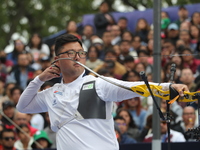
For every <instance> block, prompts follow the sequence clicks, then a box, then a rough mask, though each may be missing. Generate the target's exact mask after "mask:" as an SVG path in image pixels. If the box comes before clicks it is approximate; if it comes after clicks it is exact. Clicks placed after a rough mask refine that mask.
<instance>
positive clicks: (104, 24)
mask: <svg viewBox="0 0 200 150" xmlns="http://www.w3.org/2000/svg"><path fill="white" fill-rule="evenodd" d="M109 9H110V8H109V5H108V3H107V2H106V1H103V2H102V3H101V4H100V7H99V11H100V12H99V13H98V14H96V15H95V17H94V25H95V27H96V35H97V36H99V37H100V38H101V37H102V35H103V33H104V32H105V31H106V30H107V31H109V30H110V27H111V25H113V24H114V23H115V21H114V19H113V17H112V15H111V14H110V13H109Z"/></svg>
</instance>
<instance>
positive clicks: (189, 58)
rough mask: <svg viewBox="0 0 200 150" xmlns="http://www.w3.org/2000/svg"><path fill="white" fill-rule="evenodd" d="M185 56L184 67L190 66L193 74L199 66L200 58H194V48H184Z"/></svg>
mask: <svg viewBox="0 0 200 150" xmlns="http://www.w3.org/2000/svg"><path fill="white" fill-rule="evenodd" d="M182 54H183V55H184V56H183V66H184V68H190V69H191V70H192V72H193V74H195V73H196V71H197V67H198V66H199V65H200V60H198V59H196V58H194V56H193V55H192V54H193V53H192V50H191V49H189V48H184V49H183V50H182Z"/></svg>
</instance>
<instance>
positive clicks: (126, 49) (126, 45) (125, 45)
mask: <svg viewBox="0 0 200 150" xmlns="http://www.w3.org/2000/svg"><path fill="white" fill-rule="evenodd" d="M119 48H120V51H121V54H120V55H119V59H120V62H121V63H122V62H123V61H124V59H125V57H126V56H128V55H130V56H132V57H137V52H136V51H130V49H131V43H130V41H127V40H122V41H121V42H120V45H119Z"/></svg>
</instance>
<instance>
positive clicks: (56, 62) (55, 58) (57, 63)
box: [54, 56, 59, 67]
mask: <svg viewBox="0 0 200 150" xmlns="http://www.w3.org/2000/svg"><path fill="white" fill-rule="evenodd" d="M58 58H59V57H58V56H55V57H54V61H55V63H54V64H55V65H57V66H58V67H59V61H56V60H57V59H58Z"/></svg>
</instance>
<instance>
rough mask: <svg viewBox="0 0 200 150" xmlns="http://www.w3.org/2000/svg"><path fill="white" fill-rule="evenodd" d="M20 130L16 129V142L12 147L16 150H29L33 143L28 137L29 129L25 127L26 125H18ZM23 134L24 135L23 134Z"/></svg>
mask: <svg viewBox="0 0 200 150" xmlns="http://www.w3.org/2000/svg"><path fill="white" fill-rule="evenodd" d="M19 127H20V129H21V130H22V131H21V130H19V129H18V128H17V129H16V133H17V137H18V140H17V141H16V142H15V144H14V147H15V148H16V149H17V150H31V149H32V147H31V145H32V143H33V138H32V137H31V136H30V129H29V127H28V126H27V124H21V125H19ZM23 132H25V133H26V134H24V133H23Z"/></svg>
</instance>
